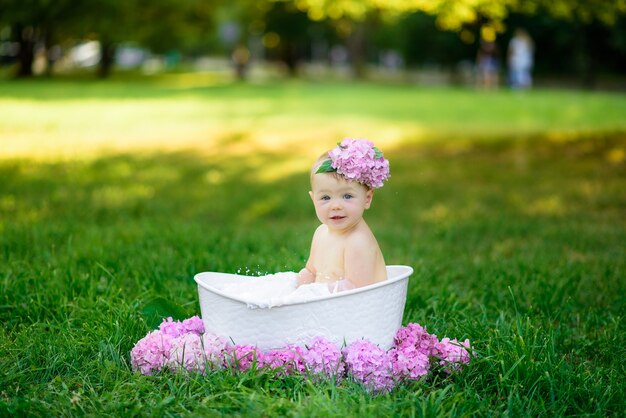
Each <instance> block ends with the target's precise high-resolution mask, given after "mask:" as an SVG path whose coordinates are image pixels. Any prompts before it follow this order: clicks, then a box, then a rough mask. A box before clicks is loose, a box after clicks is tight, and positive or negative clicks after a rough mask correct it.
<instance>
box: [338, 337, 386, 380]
mask: <svg viewBox="0 0 626 418" xmlns="http://www.w3.org/2000/svg"><path fill="white" fill-rule="evenodd" d="M343 356H344V361H345V364H346V370H347V372H348V374H349V375H350V376H352V378H353V379H354V380H356V381H357V382H359V383H361V384H362V385H363V386H364V387H365V388H366V389H368V390H371V391H373V392H385V391H389V390H391V389H393V388H394V386H395V381H394V379H393V375H392V366H391V361H390V360H389V356H388V355H387V352H386V351H385V350H383V349H382V348H380V347H379V346H377V345H376V344H374V343H372V342H371V341H368V340H358V341H354V342H352V343H350V344H349V345H348V346H347V347H346V348H344V350H343Z"/></svg>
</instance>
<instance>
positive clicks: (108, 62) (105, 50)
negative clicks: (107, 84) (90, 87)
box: [98, 41, 115, 78]
mask: <svg viewBox="0 0 626 418" xmlns="http://www.w3.org/2000/svg"><path fill="white" fill-rule="evenodd" d="M100 42H101V43H100V66H99V67H98V77H100V78H107V77H108V76H109V75H111V69H112V68H113V63H114V61H115V45H113V44H112V43H110V42H106V41H100Z"/></svg>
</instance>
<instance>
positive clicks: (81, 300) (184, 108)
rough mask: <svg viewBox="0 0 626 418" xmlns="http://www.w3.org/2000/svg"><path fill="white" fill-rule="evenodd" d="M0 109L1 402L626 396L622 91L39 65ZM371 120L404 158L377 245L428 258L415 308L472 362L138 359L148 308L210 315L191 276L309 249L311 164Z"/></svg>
mask: <svg viewBox="0 0 626 418" xmlns="http://www.w3.org/2000/svg"><path fill="white" fill-rule="evenodd" d="M0 108H2V112H0V138H1V139H0V141H1V142H0V144H1V146H2V148H0V323H1V324H2V326H1V327H0V348H1V353H2V356H1V357H0V371H1V373H2V376H1V378H0V416H7V415H12V416H20V415H28V416H49V415H52V416H62V415H101V414H104V415H116V416H120V415H123V416H127V415H140V416H148V415H149V416H152V415H156V416H161V415H168V416H171V415H198V414H203V415H243V416H281V415H290V416H291V415H295V416H320V417H327V416H405V415H406V416H439V415H462V416H466V415H479V416H483V415H496V416H500V415H509V416H519V415H527V416H538V415H542V416H558V415H585V416H588V415H590V416H620V415H621V413H623V411H624V409H625V407H626V399H625V396H624V392H625V391H624V388H625V386H626V385H625V383H626V382H625V380H626V379H625V378H624V375H625V372H626V368H625V367H624V362H623V358H624V355H625V354H626V350H625V349H624V343H623V335H624V331H625V329H624V328H625V327H624V312H625V309H626V306H625V305H626V303H625V301H626V298H625V297H624V295H626V281H625V280H624V277H625V274H626V254H625V248H626V247H625V246H624V243H625V242H626V209H625V208H626V164H625V160H624V152H625V150H626V122H625V120H624V118H623V117H622V115H623V114H626V112H624V110H626V97H624V96H623V95H618V94H600V93H588V92H575V91H533V92H528V94H523V95H517V94H513V93H510V92H506V91H502V92H492V93H486V92H475V91H469V90H454V89H452V90H440V89H424V88H418V87H414V86H381V85H369V84H345V85H342V84H326V83H321V84H310V83H289V84H285V85H282V84H270V85H256V86H246V85H221V84H216V85H194V86H192V87H181V86H180V84H176V83H174V80H154V81H152V82H145V81H137V80H134V81H132V82H131V81H126V80H117V81H116V80H114V81H111V82H106V83H103V82H87V81H78V82H70V81H31V82H18V83H12V82H0ZM257 128H258V129H257ZM370 129H371V131H372V132H373V133H372V134H369V133H368V132H359V133H358V135H360V136H368V137H370V138H371V139H373V140H375V141H376V142H377V143H380V144H381V148H382V149H383V150H384V151H385V153H386V156H387V157H388V158H389V159H390V161H391V164H392V178H391V180H390V181H389V183H388V184H387V185H386V186H385V187H384V188H382V189H380V190H379V191H377V192H376V196H375V199H374V204H373V207H372V209H371V210H370V211H369V212H368V213H367V214H366V217H367V220H368V222H369V224H370V225H371V227H372V229H373V230H374V232H375V234H376V236H377V238H378V240H379V243H380V245H381V248H382V250H383V252H384V254H385V258H386V261H387V262H388V263H389V264H406V265H411V266H413V267H414V269H415V273H414V274H413V276H412V278H411V281H410V285H409V293H408V299H407V305H406V311H405V316H404V322H405V323H406V322H419V323H420V324H423V325H425V326H427V328H428V330H429V331H430V332H434V333H436V334H437V335H438V336H440V337H443V336H449V337H456V338H460V339H464V338H469V339H470V340H471V341H472V343H473V345H474V347H475V350H476V352H477V354H478V356H477V357H476V358H475V359H474V360H473V362H472V363H471V364H470V366H469V367H467V368H466V369H465V370H464V371H463V372H461V373H459V374H457V375H454V376H450V377H441V376H439V377H436V378H434V379H431V380H428V381H425V382H415V383H413V384H410V385H405V386H401V387H399V388H398V389H396V390H394V391H393V392H391V393H389V394H385V395H381V396H377V397H372V396H371V395H369V394H367V393H366V392H365V391H363V390H362V389H361V388H360V387H359V386H358V385H356V384H353V383H350V382H344V383H342V384H340V385H339V386H337V387H335V386H334V385H332V384H330V383H321V384H318V385H312V384H311V383H310V382H308V381H307V380H305V379H299V378H296V377H292V378H287V379H276V378H275V376H273V375H272V374H270V373H246V374H232V373H229V372H227V371H222V372H215V373H211V374H210V375H208V376H195V375H192V376H187V375H170V374H161V375H157V376H141V375H138V374H136V373H133V372H132V370H131V369H130V366H129V352H130V350H131V348H132V347H133V345H134V343H135V342H136V341H137V340H139V339H140V338H141V337H143V336H144V335H145V334H146V333H147V332H148V331H150V330H151V329H152V328H154V326H155V311H158V312H156V313H170V312H166V311H168V309H169V311H171V313H174V314H175V315H178V316H179V318H183V317H186V316H191V315H195V314H199V311H198V310H199V308H198V301H197V291H196V287H195V284H194V282H193V280H192V277H193V275H194V274H195V273H197V272H200V271H224V272H236V271H237V270H238V269H243V270H245V269H246V268H249V269H250V270H252V271H254V272H257V271H258V272H276V271H284V270H295V269H298V268H300V267H301V266H302V265H303V263H304V262H305V259H306V257H307V254H308V245H309V243H310V238H311V234H312V232H313V229H314V228H315V225H316V219H315V217H314V212H313V209H312V207H311V204H310V201H309V199H308V196H307V193H306V192H307V190H308V184H307V183H308V177H307V171H308V165H309V164H310V162H311V161H312V160H311V159H312V158H314V157H315V156H317V154H319V153H320V152H322V151H323V150H324V149H325V148H327V147H329V146H331V145H333V143H334V142H335V141H336V140H337V139H338V136H340V135H343V134H350V131H351V130H370ZM172 133H176V136H174V137H172V136H170V135H171V134H172ZM109 137H110V139H109V140H107V138H109ZM379 137H380V138H381V140H380V141H378V138H379ZM165 140H168V141H165ZM164 141H165V142H164ZM620 411H621V412H620Z"/></svg>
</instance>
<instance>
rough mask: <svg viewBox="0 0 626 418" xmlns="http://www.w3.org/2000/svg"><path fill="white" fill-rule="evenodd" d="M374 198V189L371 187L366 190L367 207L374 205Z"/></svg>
mask: <svg viewBox="0 0 626 418" xmlns="http://www.w3.org/2000/svg"><path fill="white" fill-rule="evenodd" d="M372 199H374V189H369V190H368V191H367V192H365V209H369V208H370V206H371V205H372Z"/></svg>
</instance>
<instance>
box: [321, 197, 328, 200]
mask: <svg viewBox="0 0 626 418" xmlns="http://www.w3.org/2000/svg"><path fill="white" fill-rule="evenodd" d="M321 200H330V196H322V197H321Z"/></svg>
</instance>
